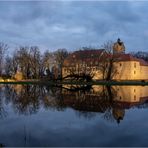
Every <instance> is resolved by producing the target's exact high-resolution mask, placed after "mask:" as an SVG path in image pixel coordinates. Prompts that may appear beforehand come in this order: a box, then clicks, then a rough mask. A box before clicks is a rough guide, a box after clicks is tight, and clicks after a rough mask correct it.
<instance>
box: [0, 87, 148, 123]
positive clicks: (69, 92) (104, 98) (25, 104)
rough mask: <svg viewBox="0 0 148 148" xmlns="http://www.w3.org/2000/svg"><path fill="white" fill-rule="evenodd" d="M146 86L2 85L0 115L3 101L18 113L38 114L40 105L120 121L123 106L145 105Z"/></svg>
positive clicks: (80, 114) (0, 90)
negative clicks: (71, 109)
mask: <svg viewBox="0 0 148 148" xmlns="http://www.w3.org/2000/svg"><path fill="white" fill-rule="evenodd" d="M147 89H148V88H147V86H146V87H141V86H139V88H137V87H136V86H133V87H132V86H113V87H109V86H92V87H91V86H85V87H77V86H71V85H70V86H69V85H63V86H62V87H50V86H47V85H4V86H2V87H1V88H0V96H1V97H0V116H2V115H5V114H6V112H5V110H4V107H3V106H4V104H5V105H7V104H8V103H11V104H12V106H13V109H14V111H15V112H16V113H19V114H25V115H28V114H33V113H37V112H38V111H39V109H40V108H45V109H50V110H59V111H64V110H65V109H66V108H73V109H74V110H75V111H76V115H78V116H79V117H84V118H87V119H91V118H93V117H94V116H96V115H98V113H100V114H101V115H100V116H102V117H103V118H104V119H105V120H107V121H110V122H113V121H117V122H118V123H119V122H120V120H123V118H124V116H125V109H129V108H131V107H132V106H138V107H140V106H141V105H139V104H145V100H147V96H148V94H147V91H146V90H147ZM136 91H137V92H136ZM138 91H140V92H141V93H139V92H138ZM131 92H135V94H134V93H131ZM142 92H143V93H142ZM140 94H142V95H143V96H140ZM4 99H5V100H4ZM141 100H142V102H141ZM4 102H5V103H4ZM144 106H146V105H144ZM146 107H147V106H146Z"/></svg>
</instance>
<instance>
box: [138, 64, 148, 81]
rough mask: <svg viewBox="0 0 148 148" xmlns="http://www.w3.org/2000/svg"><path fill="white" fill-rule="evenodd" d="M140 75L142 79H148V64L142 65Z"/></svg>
mask: <svg viewBox="0 0 148 148" xmlns="http://www.w3.org/2000/svg"><path fill="white" fill-rule="evenodd" d="M140 76H141V79H142V80H148V66H140Z"/></svg>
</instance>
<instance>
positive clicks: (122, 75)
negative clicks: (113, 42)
mask: <svg viewBox="0 0 148 148" xmlns="http://www.w3.org/2000/svg"><path fill="white" fill-rule="evenodd" d="M121 45H122V46H123V43H122V44H121ZM117 48H119V47H118V46H117ZM124 50H125V47H124V46H123V48H119V50H118V49H117V50H116V49H115V48H114V52H115V51H116V52H115V53H114V56H115V58H116V61H115V62H114V66H115V67H116V69H117V71H116V73H115V75H114V76H113V78H112V79H114V80H148V63H147V62H146V61H144V60H142V59H138V58H135V57H133V56H132V55H131V54H126V53H124ZM109 56H110V55H107V56H106V52H105V50H103V49H98V50H80V51H75V52H73V53H72V54H70V55H69V56H68V57H67V58H66V59H65V61H64V63H63V68H62V77H63V78H65V77H66V76H68V75H71V74H73V73H77V74H81V73H84V72H85V73H91V74H92V75H93V79H94V80H100V79H103V72H102V71H101V70H100V64H101V63H102V62H103V60H104V59H107V58H109Z"/></svg>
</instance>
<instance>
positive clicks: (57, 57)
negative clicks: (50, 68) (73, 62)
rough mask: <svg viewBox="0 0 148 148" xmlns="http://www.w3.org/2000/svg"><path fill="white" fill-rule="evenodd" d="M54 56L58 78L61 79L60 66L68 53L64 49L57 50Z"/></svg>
mask: <svg viewBox="0 0 148 148" xmlns="http://www.w3.org/2000/svg"><path fill="white" fill-rule="evenodd" d="M54 55H55V60H56V62H57V64H58V68H59V71H60V75H59V77H60V78H62V66H63V62H64V59H65V58H66V57H67V56H68V51H67V50H66V49H58V50H57V51H55V53H54Z"/></svg>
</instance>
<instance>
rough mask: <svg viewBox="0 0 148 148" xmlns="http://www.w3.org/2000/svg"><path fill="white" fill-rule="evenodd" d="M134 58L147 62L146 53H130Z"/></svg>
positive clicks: (147, 55) (147, 54)
mask: <svg viewBox="0 0 148 148" xmlns="http://www.w3.org/2000/svg"><path fill="white" fill-rule="evenodd" d="M131 54H132V55H133V56H134V57H137V58H140V59H143V60H145V61H147V62H148V52H143V51H137V52H132V53H131Z"/></svg>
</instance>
